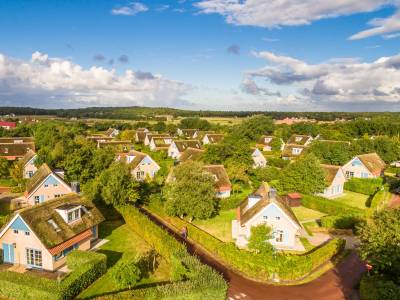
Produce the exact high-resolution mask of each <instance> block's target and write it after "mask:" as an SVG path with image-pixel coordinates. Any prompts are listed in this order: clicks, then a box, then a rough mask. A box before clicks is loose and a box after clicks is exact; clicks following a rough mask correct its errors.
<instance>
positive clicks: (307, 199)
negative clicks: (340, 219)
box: [301, 195, 364, 216]
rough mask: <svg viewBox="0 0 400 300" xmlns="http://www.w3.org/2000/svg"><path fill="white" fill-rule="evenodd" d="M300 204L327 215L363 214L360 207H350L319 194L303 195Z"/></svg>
mask: <svg viewBox="0 0 400 300" xmlns="http://www.w3.org/2000/svg"><path fill="white" fill-rule="evenodd" d="M301 204H302V205H303V206H304V207H307V208H310V209H314V210H318V211H321V212H323V213H326V214H329V215H342V214H346V215H347V214H349V215H354V216H364V211H363V210H362V209H359V208H356V207H350V206H348V205H346V204H343V203H340V202H335V201H334V200H329V199H326V198H323V197H319V196H312V195H303V199H302V200H301Z"/></svg>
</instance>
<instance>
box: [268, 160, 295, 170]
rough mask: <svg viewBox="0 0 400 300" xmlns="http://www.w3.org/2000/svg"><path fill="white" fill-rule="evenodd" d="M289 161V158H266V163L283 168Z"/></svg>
mask: <svg viewBox="0 0 400 300" xmlns="http://www.w3.org/2000/svg"><path fill="white" fill-rule="evenodd" d="M289 163H290V161H289V160H285V159H282V158H279V157H268V158H267V164H268V165H269V166H271V167H277V168H280V169H282V168H284V167H286V166H287V165H288V164H289Z"/></svg>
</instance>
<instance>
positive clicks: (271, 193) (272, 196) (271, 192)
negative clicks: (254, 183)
mask: <svg viewBox="0 0 400 300" xmlns="http://www.w3.org/2000/svg"><path fill="white" fill-rule="evenodd" d="M268 197H269V198H270V199H275V198H276V189H273V188H271V189H270V190H269V192H268Z"/></svg>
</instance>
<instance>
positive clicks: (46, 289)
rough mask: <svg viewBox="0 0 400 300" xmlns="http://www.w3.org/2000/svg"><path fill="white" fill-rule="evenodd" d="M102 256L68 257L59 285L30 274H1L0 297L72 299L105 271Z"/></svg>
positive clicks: (80, 254) (77, 253) (76, 254)
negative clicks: (68, 270) (66, 271)
mask: <svg viewBox="0 0 400 300" xmlns="http://www.w3.org/2000/svg"><path fill="white" fill-rule="evenodd" d="M106 260H107V257H106V256H105V255H104V254H99V253H94V252H84V251H79V250H75V251H73V252H71V253H70V254H68V256H67V266H68V268H70V269H71V273H69V274H68V275H67V276H66V277H64V278H63V279H62V280H61V281H60V283H59V282H58V281H56V280H51V279H47V278H43V277H38V276H33V275H30V274H21V273H15V272H10V271H3V272H0V296H2V297H6V298H11V299H18V300H19V299H27V300H30V299H32V300H34V299H43V300H47V299H49V300H50V299H56V300H57V299H60V300H64V299H73V298H74V297H75V296H76V295H78V294H79V293H80V292H81V291H82V290H83V289H85V288H86V287H88V286H89V285H90V284H91V283H92V282H94V281H95V280H96V279H97V278H98V277H100V276H101V275H102V274H104V273H105V271H106Z"/></svg>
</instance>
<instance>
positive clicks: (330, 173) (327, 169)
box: [321, 164, 340, 186]
mask: <svg viewBox="0 0 400 300" xmlns="http://www.w3.org/2000/svg"><path fill="white" fill-rule="evenodd" d="M321 168H322V170H324V173H325V182H326V184H327V185H328V186H330V185H331V184H332V182H333V180H334V179H335V177H336V174H337V172H339V170H340V166H334V165H325V164H321Z"/></svg>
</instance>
